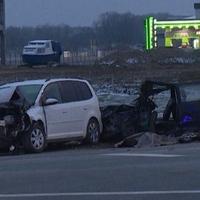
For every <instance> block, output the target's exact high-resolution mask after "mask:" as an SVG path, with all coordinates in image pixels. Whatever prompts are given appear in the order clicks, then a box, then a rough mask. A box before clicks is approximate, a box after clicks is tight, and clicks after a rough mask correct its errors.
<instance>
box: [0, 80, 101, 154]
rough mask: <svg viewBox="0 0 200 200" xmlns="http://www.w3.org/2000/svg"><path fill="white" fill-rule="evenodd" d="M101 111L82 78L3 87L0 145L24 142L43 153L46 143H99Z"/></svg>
mask: <svg viewBox="0 0 200 200" xmlns="http://www.w3.org/2000/svg"><path fill="white" fill-rule="evenodd" d="M101 132H102V122H101V113H100V109H99V102H98V99H97V96H96V94H95V92H94V90H93V89H92V87H91V85H90V84H89V83H88V82H87V81H85V80H79V79H51V80H33V81H24V82H17V83H11V84H6V85H2V86H1V87H0V147H1V148H2V147H4V148H7V147H9V146H11V145H18V144H22V145H23V147H24V148H25V150H26V151H28V152H42V151H43V150H44V149H45V147H46V144H47V143H51V142H60V141H62V142H63V141H70V140H78V141H80V140H83V141H84V142H86V143H89V144H96V143H98V142H99V138H100V133H101Z"/></svg>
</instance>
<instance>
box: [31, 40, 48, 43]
mask: <svg viewBox="0 0 200 200" xmlns="http://www.w3.org/2000/svg"><path fill="white" fill-rule="evenodd" d="M50 41H51V40H32V41H29V43H30V42H35V43H45V42H50Z"/></svg>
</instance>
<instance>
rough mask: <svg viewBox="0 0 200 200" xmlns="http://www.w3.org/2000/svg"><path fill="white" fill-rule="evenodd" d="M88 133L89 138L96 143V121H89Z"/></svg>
mask: <svg viewBox="0 0 200 200" xmlns="http://www.w3.org/2000/svg"><path fill="white" fill-rule="evenodd" d="M88 131H89V134H90V139H91V142H92V143H97V142H98V141H99V128H98V125H97V124H96V122H91V123H90V124H89V127H88Z"/></svg>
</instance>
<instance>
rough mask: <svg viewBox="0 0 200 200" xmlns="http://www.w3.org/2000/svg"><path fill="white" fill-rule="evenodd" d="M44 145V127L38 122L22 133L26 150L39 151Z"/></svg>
mask: <svg viewBox="0 0 200 200" xmlns="http://www.w3.org/2000/svg"><path fill="white" fill-rule="evenodd" d="M45 146H46V136H45V132H44V128H43V127H42V126H41V125H39V124H37V123H36V124H34V125H33V126H32V128H30V130H29V131H28V132H26V133H25V135H24V147H25V150H26V151H27V152H31V153H40V152H42V151H43V150H44V148H45Z"/></svg>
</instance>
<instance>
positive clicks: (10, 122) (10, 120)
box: [3, 115, 15, 125]
mask: <svg viewBox="0 0 200 200" xmlns="http://www.w3.org/2000/svg"><path fill="white" fill-rule="evenodd" d="M3 119H4V121H5V124H6V125H13V124H14V123H15V118H14V116H13V115H6V116H5V117H4V118H3Z"/></svg>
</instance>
